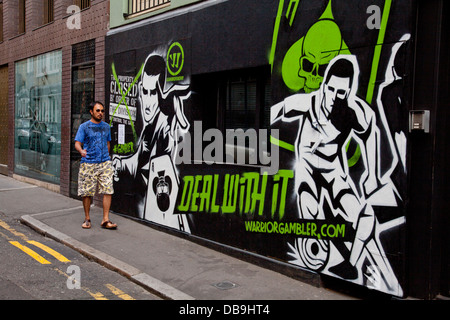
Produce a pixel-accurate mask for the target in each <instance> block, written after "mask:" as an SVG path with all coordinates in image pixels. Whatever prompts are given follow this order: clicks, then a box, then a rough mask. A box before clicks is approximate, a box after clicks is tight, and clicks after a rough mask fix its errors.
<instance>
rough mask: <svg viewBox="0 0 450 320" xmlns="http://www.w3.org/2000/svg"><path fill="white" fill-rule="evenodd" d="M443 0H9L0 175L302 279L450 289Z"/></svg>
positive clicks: (2, 25)
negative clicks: (85, 129)
mask: <svg viewBox="0 0 450 320" xmlns="http://www.w3.org/2000/svg"><path fill="white" fill-rule="evenodd" d="M448 14H450V13H449V4H448V3H447V2H446V1H443V0H431V1H421V0H417V1H407V0H405V1H403V0H399V1H392V0H370V1H369V0H350V1H349V0H347V1H344V0H304V1H298V0H289V1H288V0H246V1H238V0H203V1H202V0H142V1H141V0H113V1H105V0H90V1H86V0H77V1H74V0H53V1H49V0H45V1H44V0H43V1H25V0H18V1H13V0H0V173H2V174H6V175H9V176H12V177H14V178H16V179H20V180H24V181H28V182H32V183H36V184H39V185H42V186H45V187H47V188H49V189H51V190H54V191H56V192H59V193H61V194H63V195H66V196H70V197H76V187H77V182H76V177H77V174H78V166H79V161H80V156H79V154H78V153H77V152H75V150H74V141H73V139H74V136H75V133H76V131H77V129H78V126H79V125H80V124H81V123H82V122H84V121H86V120H88V119H89V112H88V111H87V109H86V107H87V105H88V104H89V102H91V101H93V100H101V101H105V105H106V109H107V114H106V119H105V120H106V121H107V122H108V123H109V124H110V125H111V129H112V138H113V141H112V160H113V165H114V167H115V178H114V181H115V184H114V188H115V194H114V197H113V203H112V210H113V211H115V212H117V213H119V214H123V215H126V216H129V217H132V218H135V219H139V220H141V221H142V222H145V223H147V224H149V226H155V227H158V228H163V229H164V230H167V231H170V232H174V233H175V234H178V235H182V236H184V237H187V238H188V239H191V240H193V241H200V242H202V243H205V244H208V245H213V246H214V247H215V248H218V249H219V250H224V251H225V250H226V251H227V252H229V253H232V254H238V255H239V256H240V257H243V258H248V257H251V259H253V260H254V261H255V262H256V263H259V264H263V265H266V266H269V267H271V268H274V269H275V270H279V271H282V272H286V273H288V274H289V275H291V276H294V277H298V278H301V279H321V278H324V279H336V280H337V281H338V282H339V283H341V284H343V285H344V284H351V285H354V284H355V285H357V286H361V287H363V288H368V289H370V290H376V291H379V292H382V293H386V294H388V295H391V296H395V297H400V298H404V297H414V298H420V299H435V298H436V297H439V296H445V297H448V296H449V277H448V276H449V264H448V263H449V260H448V258H449V236H448V229H449V215H448V212H449V201H448V200H447V198H448V196H447V194H448V193H449V191H450V190H448V189H449V186H448V183H446V181H447V180H448V179H449V178H450V174H449V170H448V169H447V163H448V161H449V159H450V158H449V151H448V148H446V146H447V145H448V141H449V130H448V129H447V127H448V126H447V124H448V123H449V120H450V119H449V110H450V108H449V107H450V101H449V100H450V99H449V92H450V90H449V85H448V84H449V81H448V74H450V72H449V71H450V70H449V59H448V56H449V54H450V52H449V47H450V46H449V35H448V32H444V30H448V29H449V28H448V27H449V26H448V24H449V22H448V21H447V19H445V17H446V16H447V15H448Z"/></svg>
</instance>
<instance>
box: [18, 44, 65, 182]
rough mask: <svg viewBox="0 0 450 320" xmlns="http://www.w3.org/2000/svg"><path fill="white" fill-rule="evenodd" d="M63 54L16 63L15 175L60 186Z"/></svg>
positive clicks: (49, 54) (37, 57) (43, 56)
mask: <svg viewBox="0 0 450 320" xmlns="http://www.w3.org/2000/svg"><path fill="white" fill-rule="evenodd" d="M61 65H62V54H61V51H54V52H50V53H46V54H43V55H40V56H36V57H31V58H28V59H26V60H22V61H19V62H16V64H15V134H14V149H15V157H14V172H15V173H17V174H20V175H24V176H27V177H30V178H33V179H38V180H43V181H48V182H51V183H55V184H59V181H60V180H59V179H60V167H61V157H60V155H61V79H62V77H61Z"/></svg>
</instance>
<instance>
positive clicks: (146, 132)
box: [111, 45, 190, 232]
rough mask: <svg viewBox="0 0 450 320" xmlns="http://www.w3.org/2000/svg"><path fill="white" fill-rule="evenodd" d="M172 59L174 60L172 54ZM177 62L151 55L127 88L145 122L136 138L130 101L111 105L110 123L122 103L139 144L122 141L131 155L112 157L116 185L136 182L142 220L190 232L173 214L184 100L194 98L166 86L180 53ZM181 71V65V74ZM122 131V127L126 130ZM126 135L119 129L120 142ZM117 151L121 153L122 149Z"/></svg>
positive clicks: (186, 87)
mask: <svg viewBox="0 0 450 320" xmlns="http://www.w3.org/2000/svg"><path fill="white" fill-rule="evenodd" d="M180 47H181V45H180ZM171 48H172V47H171ZM168 57H169V58H170V57H171V56H170V50H169V56H168ZM174 57H175V58H173V59H172V60H173V61H172V62H168V63H166V57H164V56H162V55H160V54H158V53H151V54H149V55H148V56H147V58H146V60H145V61H144V63H143V64H142V67H141V68H140V70H139V72H138V75H137V76H136V77H135V78H134V81H133V83H132V84H131V85H129V86H128V91H130V90H135V94H134V96H135V101H136V103H135V106H136V107H134V112H135V114H136V113H139V115H140V116H141V119H142V125H141V131H140V134H139V137H138V138H137V139H136V136H137V135H136V131H135V127H134V125H133V122H134V121H135V120H136V116H134V117H132V116H131V113H130V109H129V107H128V105H127V101H126V98H127V94H126V93H125V94H124V95H123V96H122V98H123V99H122V100H121V101H120V102H119V104H111V105H112V106H115V110H114V112H112V116H111V122H112V121H114V116H115V114H116V112H117V111H118V110H119V111H120V107H121V102H123V103H124V105H125V109H126V112H125V111H124V110H123V109H124V108H123V107H122V114H125V115H128V116H129V119H128V120H129V122H128V123H129V124H130V125H131V127H132V131H133V138H134V139H135V141H131V142H128V143H124V141H118V142H119V143H118V145H119V146H128V145H130V144H131V145H132V147H131V149H130V150H128V148H126V150H127V151H131V152H130V154H128V155H120V154H114V155H113V158H112V162H113V166H114V168H115V181H116V183H120V181H121V180H122V179H123V180H126V179H128V180H131V181H133V189H134V191H135V192H136V193H137V197H136V198H135V206H136V207H135V210H136V214H137V216H138V217H139V218H142V219H144V220H147V221H152V222H155V223H158V224H161V225H165V226H168V227H172V228H176V229H179V230H182V231H186V232H189V224H188V223H187V220H186V216H185V215H175V214H174V208H175V200H176V198H177V195H178V186H179V177H178V173H177V171H176V168H175V166H174V160H175V158H174V155H175V152H176V145H177V141H178V140H177V134H178V133H180V132H183V131H186V130H188V128H189V123H188V122H187V120H186V117H185V115H184V101H186V100H187V99H189V95H190V90H189V84H171V83H168V81H167V69H168V68H167V67H168V66H172V67H176V66H177V65H178V64H180V63H181V61H182V60H181V61H180V53H177V54H174ZM183 58H184V57H181V59H183ZM181 68H182V66H181V65H180V67H179V69H180V70H181ZM112 70H113V72H114V75H113V78H114V80H115V81H116V84H117V86H118V87H119V92H120V93H121V94H123V91H122V88H121V85H120V81H119V80H118V79H119V78H118V76H117V75H116V74H115V68H114V66H113V67H112ZM169 70H170V69H169ZM171 72H172V71H171ZM124 78H128V77H124ZM130 79H131V77H130ZM136 81H137V82H136ZM134 83H136V86H135V87H134ZM133 88H136V89H133ZM138 109H139V110H138ZM125 118H126V117H125ZM120 122H121V121H120ZM118 126H119V128H120V127H121V126H123V125H121V124H118ZM123 130H125V129H124V128H123V127H122V129H119V133H118V137H119V138H118V140H123V139H124V138H123V133H121V132H120V131H123ZM120 142H122V143H120ZM115 150H116V152H117V151H119V150H120V149H115ZM154 204H156V206H155V205H154Z"/></svg>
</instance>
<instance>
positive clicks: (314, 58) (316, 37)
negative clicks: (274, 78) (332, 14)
mask: <svg viewBox="0 0 450 320" xmlns="http://www.w3.org/2000/svg"><path fill="white" fill-rule="evenodd" d="M342 43H343V41H342V35H341V31H340V30H339V27H338V25H337V24H336V23H335V22H334V21H332V20H328V19H324V20H319V21H317V22H316V23H315V24H313V25H312V27H311V28H309V30H308V32H307V33H306V35H305V38H304V41H303V48H302V55H301V57H300V61H299V63H300V69H299V72H298V75H299V77H301V78H304V79H305V85H304V90H305V92H308V93H309V92H312V91H316V90H317V89H319V87H320V84H321V83H322V81H323V76H324V74H325V69H326V68H327V66H328V63H329V62H330V61H331V60H332V59H333V58H334V57H336V56H337V55H338V54H339V52H340V50H341V49H342Z"/></svg>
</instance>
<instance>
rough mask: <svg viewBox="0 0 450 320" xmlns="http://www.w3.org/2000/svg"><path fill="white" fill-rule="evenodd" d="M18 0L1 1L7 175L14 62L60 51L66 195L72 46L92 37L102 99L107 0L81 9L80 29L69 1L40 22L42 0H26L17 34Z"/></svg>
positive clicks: (65, 188)
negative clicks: (22, 27) (21, 30)
mask: <svg viewBox="0 0 450 320" xmlns="http://www.w3.org/2000/svg"><path fill="white" fill-rule="evenodd" d="M17 2H18V1H17V0H4V1H3V6H4V19H3V24H4V36H3V40H4V41H3V42H0V66H2V65H8V71H9V72H8V74H9V77H8V81H9V83H8V87H9V88H8V104H9V107H8V111H9V115H8V130H9V136H10V139H9V143H8V153H9V156H8V174H9V175H12V174H13V168H14V91H15V88H14V84H15V79H14V70H15V62H17V61H20V60H23V59H26V58H28V57H33V56H36V55H40V54H43V53H46V52H49V51H54V50H61V51H62V96H61V107H62V110H61V175H60V188H59V190H60V193H62V194H64V195H67V196H68V195H69V190H70V186H69V184H70V141H71V140H70V136H71V130H70V128H71V72H72V70H71V65H72V45H73V44H76V43H80V42H84V41H87V40H92V39H95V42H96V50H95V52H96V64H95V89H96V93H95V98H96V99H98V100H101V101H104V100H105V97H104V95H105V83H104V80H105V75H104V56H105V36H106V32H107V29H108V27H109V0H92V1H91V6H90V8H87V9H85V10H82V11H81V12H80V18H81V29H79V30H78V29H69V28H68V27H67V21H68V19H71V17H70V16H69V14H68V13H67V8H68V6H69V5H71V4H72V3H73V1H72V0H55V1H54V17H55V19H54V21H53V22H51V23H49V24H46V25H42V21H43V11H42V10H43V6H42V5H41V4H40V3H41V1H26V9H25V13H26V20H25V21H26V22H25V27H26V31H25V33H23V34H20V35H18V34H17V33H18V32H17V30H18V29H17V22H18V16H19V13H18V6H17Z"/></svg>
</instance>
